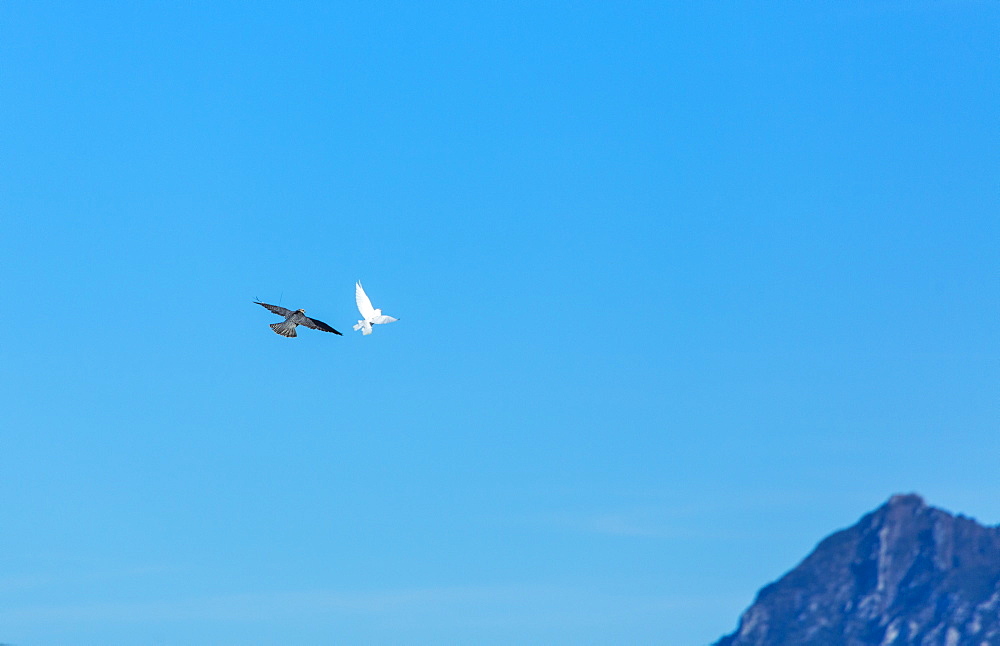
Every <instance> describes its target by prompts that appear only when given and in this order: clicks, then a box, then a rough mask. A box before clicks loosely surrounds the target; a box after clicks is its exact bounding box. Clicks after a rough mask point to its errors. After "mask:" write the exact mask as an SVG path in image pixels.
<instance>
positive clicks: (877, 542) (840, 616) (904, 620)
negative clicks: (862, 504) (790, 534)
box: [715, 494, 1000, 646]
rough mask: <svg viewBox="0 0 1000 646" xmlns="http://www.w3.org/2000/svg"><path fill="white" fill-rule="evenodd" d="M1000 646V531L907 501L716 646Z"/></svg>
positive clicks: (828, 543) (851, 534) (810, 567)
mask: <svg viewBox="0 0 1000 646" xmlns="http://www.w3.org/2000/svg"><path fill="white" fill-rule="evenodd" d="M918 644H919V645H920V646H938V645H940V646H1000V526H998V527H984V526H982V525H980V524H979V523H977V522H976V521H975V520H973V519H971V518H966V517H964V516H957V517H956V516H952V515H951V514H949V513H948V512H946V511H942V510H940V509H935V508H934V507H928V506H927V505H926V504H925V503H924V501H923V499H921V498H920V496H917V495H913V494H910V495H897V496H893V497H892V498H890V499H889V501H888V502H887V503H885V504H884V505H882V506H881V507H879V508H878V509H876V510H875V511H873V512H872V513H870V514H867V515H866V516H864V517H863V518H862V519H861V520H860V521H858V523H857V524H856V525H854V526H853V527H849V528H848V529H845V530H842V531H839V532H837V533H835V534H833V535H831V536H829V537H827V538H826V539H824V540H823V541H822V542H821V543H820V544H819V545H818V546H817V547H816V549H815V550H813V552H812V554H810V555H809V556H808V557H806V559H805V560H804V561H802V563H800V564H799V565H798V566H797V567H796V568H795V569H793V570H792V571H791V572H789V573H788V574H786V575H785V576H783V577H782V578H781V579H779V580H778V581H776V582H775V583H772V584H771V585H768V586H766V587H764V588H763V589H761V590H760V592H758V593H757V598H756V600H755V601H754V603H753V605H751V606H750V608H748V609H747V611H746V612H744V613H743V616H742V617H741V618H740V623H739V627H738V628H737V629H736V632H734V633H733V634H731V635H727V636H726V637H723V638H722V639H720V640H719V641H717V642H716V643H715V646H910V645H913V646H916V645H918Z"/></svg>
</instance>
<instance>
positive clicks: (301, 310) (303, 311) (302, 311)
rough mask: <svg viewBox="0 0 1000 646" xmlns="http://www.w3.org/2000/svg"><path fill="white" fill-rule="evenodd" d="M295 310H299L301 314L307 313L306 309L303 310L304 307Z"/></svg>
mask: <svg viewBox="0 0 1000 646" xmlns="http://www.w3.org/2000/svg"><path fill="white" fill-rule="evenodd" d="M295 311H296V312H298V313H299V314H305V313H306V311H305V310H303V309H297V310H295Z"/></svg>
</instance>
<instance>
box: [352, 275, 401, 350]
mask: <svg viewBox="0 0 1000 646" xmlns="http://www.w3.org/2000/svg"><path fill="white" fill-rule="evenodd" d="M354 300H355V301H357V303H358V311H359V312H361V317H362V318H361V320H360V321H358V322H357V323H356V324H355V325H354V329H355V330H361V333H362V334H364V335H366V336H367V335H369V334H371V333H372V325H378V324H381V323H392V322H393V321H398V320H399V319H394V318H393V317H391V316H386V315H385V314H383V313H382V310H380V309H375V308H374V307H372V302H371V300H370V299H369V298H368V294H365V290H364V289H363V288H362V287H361V281H360V280H359V281H358V282H357V284H356V285H355V286H354Z"/></svg>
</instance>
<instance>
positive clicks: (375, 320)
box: [372, 314, 399, 323]
mask: <svg viewBox="0 0 1000 646" xmlns="http://www.w3.org/2000/svg"><path fill="white" fill-rule="evenodd" d="M398 320H399V319H394V318H392V317H391V316H386V315H385V314H383V315H382V316H376V317H375V318H373V319H372V323H394V322H396V321H398Z"/></svg>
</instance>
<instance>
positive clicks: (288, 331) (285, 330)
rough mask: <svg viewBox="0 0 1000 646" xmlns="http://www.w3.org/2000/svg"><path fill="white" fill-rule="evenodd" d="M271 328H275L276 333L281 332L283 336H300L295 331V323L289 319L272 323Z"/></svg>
mask: <svg viewBox="0 0 1000 646" xmlns="http://www.w3.org/2000/svg"><path fill="white" fill-rule="evenodd" d="M271 329H272V330H274V333H275V334H280V335H281V336H298V335H297V334H296V333H295V324H294V323H289V322H288V321H282V322H281V323H271Z"/></svg>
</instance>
